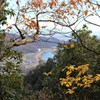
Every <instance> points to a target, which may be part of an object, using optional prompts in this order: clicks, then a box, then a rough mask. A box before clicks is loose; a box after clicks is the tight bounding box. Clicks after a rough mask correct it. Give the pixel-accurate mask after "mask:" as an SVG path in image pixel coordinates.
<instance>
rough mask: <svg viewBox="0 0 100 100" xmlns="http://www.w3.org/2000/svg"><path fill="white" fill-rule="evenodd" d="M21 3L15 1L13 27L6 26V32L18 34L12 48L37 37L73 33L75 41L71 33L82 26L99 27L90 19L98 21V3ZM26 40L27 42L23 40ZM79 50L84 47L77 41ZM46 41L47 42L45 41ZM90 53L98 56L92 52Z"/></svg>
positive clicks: (72, 0) (76, 0) (40, 0)
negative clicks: (13, 28) (10, 30)
mask: <svg viewBox="0 0 100 100" xmlns="http://www.w3.org/2000/svg"><path fill="white" fill-rule="evenodd" d="M21 3H23V1H20V0H17V1H16V4H17V6H18V10H17V11H16V16H15V21H14V24H13V25H10V26H8V28H7V29H8V30H9V29H11V28H12V27H15V28H16V29H17V31H18V32H19V35H20V39H18V41H17V40H15V41H14V43H13V45H12V46H19V45H22V44H26V43H30V42H34V41H35V40H36V37H38V36H39V35H44V36H49V38H50V37H51V36H54V35H55V34H60V35H63V36H65V37H66V38H67V36H66V34H69V33H74V34H76V36H77V37H78V38H79V36H78V34H77V33H76V31H75V29H76V28H77V26H78V25H79V24H80V23H81V22H82V21H84V22H87V23H89V24H92V25H95V26H97V27H98V28H99V27H100V25H99V23H94V22H92V20H89V19H90V18H100V14H99V9H100V2H99V1H95V0H92V1H91V0H50V1H45V0H30V1H27V2H26V4H25V5H23V6H22V5H21ZM27 37H29V38H27ZM79 40H80V43H81V45H82V46H83V47H85V48H86V49H88V50H90V49H89V48H88V47H86V45H85V44H83V42H82V41H81V39H80V38H79ZM47 41H48V40H47ZM90 51H92V52H94V53H96V54H98V55H100V53H98V52H97V51H96V50H93V49H91V50H90Z"/></svg>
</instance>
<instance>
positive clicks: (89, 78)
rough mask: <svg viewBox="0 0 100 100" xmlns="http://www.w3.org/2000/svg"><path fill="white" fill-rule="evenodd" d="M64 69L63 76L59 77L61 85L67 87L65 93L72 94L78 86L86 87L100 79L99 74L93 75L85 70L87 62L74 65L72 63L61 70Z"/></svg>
mask: <svg viewBox="0 0 100 100" xmlns="http://www.w3.org/2000/svg"><path fill="white" fill-rule="evenodd" d="M65 70H67V71H66V76H65V78H60V84H61V86H65V87H67V91H66V94H67V93H69V94H73V93H74V91H75V90H76V89H77V88H78V87H82V88H87V87H90V86H91V85H92V83H94V82H96V81H100V74H96V75H95V76H93V75H91V74H89V75H86V72H87V71H88V70H89V64H86V65H81V66H78V67H75V66H74V65H71V66H66V67H65V68H64V69H62V71H65Z"/></svg>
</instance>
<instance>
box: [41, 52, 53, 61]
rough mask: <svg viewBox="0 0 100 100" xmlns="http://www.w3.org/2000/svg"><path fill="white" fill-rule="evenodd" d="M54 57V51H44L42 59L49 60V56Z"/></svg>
mask: <svg viewBox="0 0 100 100" xmlns="http://www.w3.org/2000/svg"><path fill="white" fill-rule="evenodd" d="M53 57H54V54H53V53H52V52H50V51H49V52H45V53H43V55H42V59H43V60H48V58H53Z"/></svg>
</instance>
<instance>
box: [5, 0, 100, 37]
mask: <svg viewBox="0 0 100 100" xmlns="http://www.w3.org/2000/svg"><path fill="white" fill-rule="evenodd" d="M7 1H8V2H9V7H11V8H12V9H15V11H17V10H18V7H17V5H16V0H7ZM22 1H23V2H22V4H21V5H24V4H25V1H27V0H22ZM97 1H99V0H97ZM88 20H89V21H92V22H94V23H97V24H99V25H100V18H98V17H96V16H91V17H89V19H88ZM7 22H8V24H9V25H11V24H13V23H14V18H11V19H10V18H9V17H8V20H7ZM83 24H87V26H88V27H89V29H90V30H92V33H93V35H97V36H98V37H100V27H98V26H94V25H91V24H88V23H86V22H84V21H82V22H81V23H80V24H78V26H77V29H79V28H81V27H82V26H83ZM50 26H52V25H50ZM50 28H51V27H50ZM58 37H60V36H58ZM60 38H61V37H60ZM62 38H63V37H62Z"/></svg>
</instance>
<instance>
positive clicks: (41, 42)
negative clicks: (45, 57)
mask: <svg viewBox="0 0 100 100" xmlns="http://www.w3.org/2000/svg"><path fill="white" fill-rule="evenodd" d="M18 37H19V36H18V35H16V34H7V40H10V39H16V38H18ZM60 42H61V41H60V40H59V39H57V38H55V37H45V36H39V37H37V38H36V40H35V42H32V43H27V44H25V45H21V46H16V47H14V48H13V49H14V50H18V51H21V52H23V53H24V54H26V53H35V52H36V51H38V49H42V48H52V47H57V45H58V43H60Z"/></svg>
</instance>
